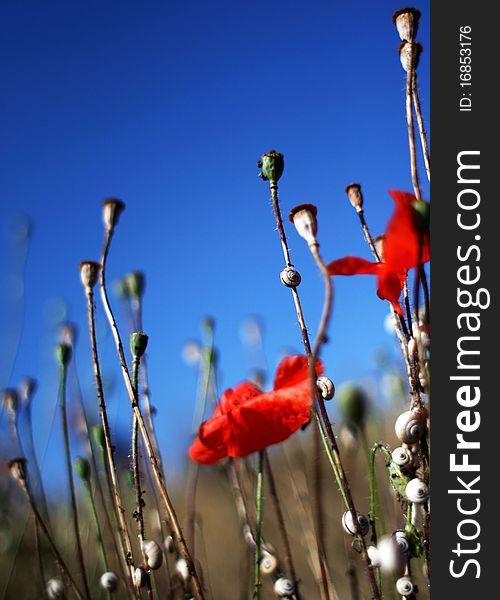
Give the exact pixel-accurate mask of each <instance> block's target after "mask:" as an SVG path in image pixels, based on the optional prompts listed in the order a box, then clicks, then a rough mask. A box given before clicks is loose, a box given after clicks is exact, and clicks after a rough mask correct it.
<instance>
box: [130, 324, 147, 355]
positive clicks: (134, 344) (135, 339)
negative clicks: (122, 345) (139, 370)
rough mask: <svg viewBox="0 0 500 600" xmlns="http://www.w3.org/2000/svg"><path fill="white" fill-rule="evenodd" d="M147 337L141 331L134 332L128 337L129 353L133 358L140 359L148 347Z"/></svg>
mask: <svg viewBox="0 0 500 600" xmlns="http://www.w3.org/2000/svg"><path fill="white" fill-rule="evenodd" d="M148 339H149V338H148V336H147V335H146V334H145V333H143V332H142V331H135V332H134V333H132V334H131V335H130V352H132V356H133V357H134V358H136V359H137V358H141V356H143V354H144V352H146V348H147V345H148Z"/></svg>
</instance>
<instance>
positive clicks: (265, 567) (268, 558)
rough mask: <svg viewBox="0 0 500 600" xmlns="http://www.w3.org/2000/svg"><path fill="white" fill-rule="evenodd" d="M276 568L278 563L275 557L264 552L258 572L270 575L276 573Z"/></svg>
mask: <svg viewBox="0 0 500 600" xmlns="http://www.w3.org/2000/svg"><path fill="white" fill-rule="evenodd" d="M277 567H278V561H277V560H276V557H275V556H273V555H272V554H269V552H265V553H264V555H263V557H262V560H261V561H260V570H261V571H262V573H265V574H266V575H270V574H271V573H274V571H276V569H277Z"/></svg>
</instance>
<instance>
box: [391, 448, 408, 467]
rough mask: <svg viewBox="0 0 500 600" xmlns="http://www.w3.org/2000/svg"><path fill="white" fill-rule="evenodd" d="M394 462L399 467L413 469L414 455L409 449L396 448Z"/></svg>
mask: <svg viewBox="0 0 500 600" xmlns="http://www.w3.org/2000/svg"><path fill="white" fill-rule="evenodd" d="M391 456H392V460H393V462H394V463H396V464H397V465H398V467H411V466H413V454H412V452H411V451H410V450H409V449H408V448H403V447H402V446H400V447H399V448H394V450H393V451H392V455H391Z"/></svg>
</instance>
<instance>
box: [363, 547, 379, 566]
mask: <svg viewBox="0 0 500 600" xmlns="http://www.w3.org/2000/svg"><path fill="white" fill-rule="evenodd" d="M366 552H367V554H368V558H369V559H370V562H371V563H372V567H373V568H374V569H377V568H378V567H380V556H379V551H378V548H377V547H376V546H368V548H367V549H366Z"/></svg>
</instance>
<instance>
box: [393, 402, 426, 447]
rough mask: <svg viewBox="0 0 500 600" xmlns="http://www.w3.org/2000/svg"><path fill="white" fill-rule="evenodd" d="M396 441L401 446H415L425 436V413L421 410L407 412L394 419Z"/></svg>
mask: <svg viewBox="0 0 500 600" xmlns="http://www.w3.org/2000/svg"><path fill="white" fill-rule="evenodd" d="M394 429H395V431H396V435H397V436H398V439H399V441H400V442H402V443H403V444H416V443H417V442H419V441H420V440H421V439H422V438H423V436H424V435H425V432H426V429H427V412H426V411H425V410H422V409H415V410H407V411H405V412H404V413H401V414H400V415H399V417H398V418H397V419H396V424H395V426H394Z"/></svg>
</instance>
